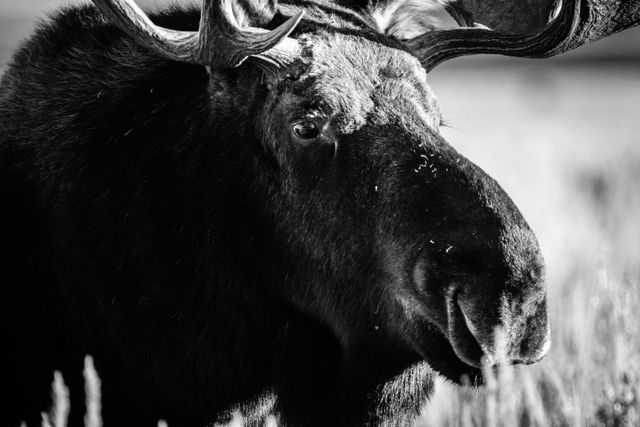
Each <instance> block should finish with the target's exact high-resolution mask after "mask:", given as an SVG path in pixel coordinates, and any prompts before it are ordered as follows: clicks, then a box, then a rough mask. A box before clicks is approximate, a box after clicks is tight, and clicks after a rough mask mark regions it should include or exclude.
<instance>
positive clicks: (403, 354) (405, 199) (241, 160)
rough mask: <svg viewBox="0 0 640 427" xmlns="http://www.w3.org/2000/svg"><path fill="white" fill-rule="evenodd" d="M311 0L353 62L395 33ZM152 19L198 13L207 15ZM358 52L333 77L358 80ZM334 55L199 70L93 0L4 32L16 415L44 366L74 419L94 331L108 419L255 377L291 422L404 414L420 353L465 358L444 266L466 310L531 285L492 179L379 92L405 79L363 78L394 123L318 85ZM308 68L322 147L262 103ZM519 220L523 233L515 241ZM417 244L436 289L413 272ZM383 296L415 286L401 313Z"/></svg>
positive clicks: (215, 402)
mask: <svg viewBox="0 0 640 427" xmlns="http://www.w3.org/2000/svg"><path fill="white" fill-rule="evenodd" d="M309 3H310V5H311V7H313V8H316V9H317V10H318V11H323V12H322V13H320V12H318V13H316V14H315V15H313V14H311V15H312V18H313V16H315V17H316V21H321V20H322V16H324V15H323V14H325V15H327V16H331V14H337V15H336V16H339V18H338V19H337V20H336V21H334V23H333V24H332V25H334V26H335V25H337V24H335V22H344V23H345V24H344V25H342V26H341V28H340V29H335V28H334V29H331V28H330V26H329V25H328V24H322V23H321V22H320V24H318V22H314V19H309V20H308V21H307V22H306V23H304V24H303V25H302V26H301V27H300V29H299V31H300V32H310V33H312V34H316V35H317V37H319V40H320V41H322V40H325V39H326V40H328V41H327V43H330V42H331V40H332V39H331V37H329V35H330V33H331V31H338V30H339V31H340V32H342V33H344V38H345V39H344V40H345V41H344V49H347V50H348V49H353V52H349V53H348V54H347V53H345V58H347V57H348V58H349V59H348V60H349V61H358V52H359V51H360V48H363V49H367V48H368V46H369V45H373V44H375V45H377V46H379V48H380V49H381V54H382V53H384V52H391V53H389V55H392V56H390V58H391V59H390V61H393V60H395V59H394V58H396V56H393V55H400V56H397V58H399V59H398V61H400V60H401V59H402V58H404V56H402V55H405V56H406V54H405V53H404V52H402V50H401V49H399V48H398V47H397V46H396V44H395V43H394V42H393V41H391V40H386V39H384V38H383V37H382V36H379V35H376V34H375V33H373V32H371V31H370V30H367V29H365V28H364V27H363V28H362V31H360V33H361V35H360V36H358V34H359V33H358V31H359V30H357V28H358V25H360V23H361V21H360V20H358V18H357V15H356V14H352V13H351V12H349V11H348V10H346V9H344V10H343V9H341V8H337V9H336V8H329V7H325V8H324V9H323V8H322V7H321V6H318V5H313V4H312V3H311V2H309ZM332 9H333V11H332ZM155 19H156V21H157V22H159V23H160V24H162V25H164V26H167V27H170V28H176V29H194V27H195V26H196V25H197V22H198V14H197V12H182V11H174V12H171V13H170V14H166V15H163V16H160V17H156V18H155ZM280 21H282V18H281V17H276V19H275V20H274V21H273V22H272V26H273V25H276V24H277V22H280ZM362 22H364V21H362ZM349 23H350V24H349ZM327 34H329V35H327ZM323 37H324V39H323ZM357 37H363V38H362V40H364V41H362V42H359V41H358V38H357ZM320 41H319V42H318V43H319V44H321V43H320ZM350 46H351V47H350ZM327 49H328V50H329V51H330V49H329V48H327ZM385 49H386V50H385ZM347 50H345V52H347ZM394 52H397V53H394ZM314 55H317V54H314ZM316 57H317V56H316ZM316 57H310V58H308V60H309V61H313V60H315V59H316ZM374 57H376V56H375V55H374ZM364 60H365V59H363V61H364ZM345 61H346V59H345ZM402 61H404V59H402ZM299 66H300V67H303V64H299ZM349 70H350V69H349V68H344V69H343V70H340V71H344V72H345V73H346V75H344V76H338V77H339V78H344V79H350V78H354V79H355V78H358V79H359V77H357V76H350V75H348V71H349ZM355 70H356V71H357V70H361V68H355ZM385 70H386V69H385V68H384V67H382V68H380V71H379V75H380V76H384V75H387V74H388V72H389V71H388V70H386V71H385ZM369 71H370V70H369V69H367V70H366V71H363V72H369ZM301 72H302V71H301ZM371 73H374V71H371ZM385 73H387V74H385ZM337 74H339V73H337ZM338 77H336V73H334V74H331V73H327V74H326V76H324V77H322V76H317V77H314V78H313V79H311V78H308V79H306V80H304V79H301V80H300V81H299V82H298V81H293V82H291V81H289V80H287V79H281V80H277V82H279V83H277V84H276V85H275V86H269V85H265V84H261V82H262V79H263V78H264V77H263V76H262V75H261V73H260V72H259V71H258V70H256V69H254V68H252V67H251V66H250V65H249V64H245V65H243V66H241V67H239V68H238V69H235V70H221V71H215V72H214V76H213V77H212V78H211V79H210V78H209V76H208V74H207V73H206V71H205V70H204V68H201V67H197V66H191V65H184V64H179V63H175V62H170V61H166V60H163V59H161V58H159V57H158V56H157V55H155V54H153V53H152V52H149V51H148V50H147V49H145V48H142V47H140V46H138V45H136V43H135V42H133V41H132V40H131V39H130V38H128V37H127V36H125V35H123V34H122V33H121V32H120V31H119V30H118V29H116V28H115V27H114V26H113V25H110V24H106V23H105V22H104V21H103V20H102V18H100V17H99V16H98V14H97V13H96V12H95V11H94V10H93V9H91V8H80V9H70V10H67V11H66V12H64V13H61V14H59V15H57V16H56V17H55V19H53V20H52V22H51V23H49V24H47V25H46V26H43V27H42V28H41V29H40V30H39V31H38V32H37V33H36V34H35V35H34V36H33V37H32V38H31V39H30V40H29V41H28V42H27V43H26V44H25V45H24V46H23V47H22V49H20V50H19V51H18V52H17V54H16V55H15V57H14V59H13V62H12V64H11V65H10V67H9V69H8V71H7V72H6V73H5V75H4V77H3V80H2V84H1V86H0V117H1V121H0V191H1V192H2V193H1V197H2V200H3V208H2V215H3V217H2V221H1V222H0V227H2V228H1V229H0V231H1V234H2V236H4V237H3V239H2V243H1V244H2V246H3V249H4V251H5V255H4V256H3V257H2V265H1V266H0V267H1V270H2V276H3V277H2V278H1V279H0V280H2V282H1V283H2V292H3V296H2V300H1V301H2V307H1V310H0V311H1V312H2V319H1V320H2V325H3V326H2V341H3V343H4V347H5V348H6V349H7V350H3V354H4V357H5V358H6V362H7V364H3V365H2V366H3V367H6V368H5V369H6V371H5V373H4V377H5V378H7V376H8V381H6V383H5V384H6V385H5V389H7V390H9V391H10V392H11V396H10V403H11V408H10V410H9V411H8V415H9V417H10V419H9V420H8V421H9V422H11V423H12V425H17V423H18V421H19V420H20V419H25V418H26V420H27V422H28V423H29V425H35V424H38V423H39V413H40V411H42V410H45V409H46V408H47V407H48V405H49V396H48V390H49V384H50V382H51V379H52V373H53V371H54V370H59V371H61V372H62V373H63V375H64V377H65V380H66V381H67V384H68V385H69V386H70V389H71V398H72V412H71V417H72V424H74V425H76V424H79V423H80V421H81V417H82V414H83V403H82V399H83V396H82V393H81V390H82V389H83V387H82V378H81V372H82V359H83V357H84V355H85V354H91V355H93V356H94V357H95V361H96V367H97V370H98V372H99V374H100V375H101V377H102V379H103V382H102V384H103V405H104V418H105V424H106V425H107V426H116V425H136V426H140V425H150V424H152V423H154V422H155V421H156V420H157V419H159V418H164V419H166V420H167V421H168V422H169V425H173V426H180V425H204V424H206V423H209V422H212V421H215V420H216V419H218V418H219V417H220V416H222V415H223V414H224V413H225V411H226V410H228V409H230V408H232V407H234V406H235V405H238V404H241V403H243V402H252V401H255V399H256V398H258V397H262V398H265V399H266V402H268V405H266V409H265V411H266V412H270V411H273V412H274V413H276V414H279V416H281V417H282V420H283V422H289V423H290V424H292V425H298V424H303V425H325V426H326V425H339V424H341V425H356V424H362V423H364V422H365V421H366V420H369V421H370V422H372V423H373V422H379V421H381V420H395V422H397V423H404V422H408V421H407V420H409V419H410V418H411V417H412V416H414V415H415V413H416V411H417V410H418V409H419V407H420V405H421V404H422V403H423V402H424V401H425V399H426V397H427V396H428V394H429V393H430V392H431V390H432V380H433V375H434V373H433V371H432V370H431V369H435V370H438V371H439V372H441V373H443V374H444V375H446V376H448V377H449V378H451V379H453V380H459V378H460V375H462V374H467V375H469V376H471V378H472V379H478V380H479V376H478V375H479V373H478V371H477V369H475V368H472V367H470V366H468V365H466V364H465V363H463V362H462V361H461V360H459V359H458V358H457V357H456V355H455V353H454V352H453V350H452V348H451V345H450V344H449V343H448V341H447V338H446V337H445V336H444V335H443V333H442V331H441V330H440V329H438V326H437V325H438V324H439V323H438V322H439V321H441V320H442V319H441V318H442V316H444V314H442V313H443V312H442V310H443V309H442V307H441V304H440V303H436V301H439V299H438V298H440V297H441V296H442V295H443V294H444V293H445V292H446V289H445V288H446V286H448V284H449V283H451V281H452V280H454V279H453V278H455V280H458V279H460V278H462V279H464V280H466V281H468V282H470V283H471V282H473V283H474V284H476V288H477V289H476V291H473V290H471V291H470V290H468V289H467V291H466V292H467V294H473V292H479V294H478V296H475V297H474V298H475V299H473V301H477V304H478V307H481V308H482V309H480V308H478V309H477V311H478V313H480V314H478V318H482V319H483V320H482V322H485V321H486V323H487V325H493V324H494V323H495V321H496V320H495V319H496V318H497V316H498V314H497V312H496V310H497V308H496V310H493V308H492V307H493V306H495V305H497V302H494V298H497V297H496V295H498V294H500V295H502V294H506V295H510V296H511V297H513V298H514V299H515V300H520V299H522V300H523V301H524V300H525V299H527V298H529V295H532V294H535V295H536V298H538V299H540V298H541V297H540V295H543V291H541V290H540V289H541V288H540V286H539V281H538V278H536V279H535V280H534V281H533V282H532V281H531V280H528V279H526V278H525V276H526V277H528V276H527V273H526V272H527V271H528V269H529V265H530V264H535V265H538V264H539V263H540V261H539V253H538V249H537V244H536V243H535V239H533V238H531V237H528V234H527V233H529V231H528V228H527V226H526V223H524V220H523V219H522V218H521V216H520V214H519V213H518V211H517V209H516V208H515V207H514V206H513V204H512V203H511V201H510V200H509V198H508V197H507V196H506V195H505V194H504V192H502V190H501V189H500V188H499V187H498V186H497V184H496V183H495V182H494V181H493V180H491V179H490V178H488V177H487V176H486V175H484V174H483V173H482V171H480V170H479V169H478V168H477V167H475V166H474V165H473V164H471V163H469V162H468V161H467V160H466V159H464V158H463V157H461V156H460V155H459V154H457V153H456V152H455V151H454V150H453V149H451V148H450V147H448V146H447V145H446V144H445V143H444V141H442V140H441V139H440V138H439V137H438V136H437V133H436V132H435V131H434V130H433V129H432V128H433V126H430V125H429V126H428V125H427V124H425V123H424V121H423V119H422V118H420V117H418V116H417V115H416V114H415V113H413V112H410V107H408V106H406V105H405V104H402V102H401V100H400V101H393V100H397V99H400V98H402V96H405V95H404V94H406V93H407V90H405V89H406V88H405V89H403V88H402V87H400V86H398V87H395V86H393V87H391V86H390V89H388V90H389V92H384V87H383V88H376V87H375V84H376V83H375V82H374V80H372V83H371V85H372V86H371V90H372V91H374V92H375V91H380V94H381V95H375V96H373V95H372V98H371V99H374V101H376V102H378V101H379V102H380V103H379V104H375V103H374V104H371V105H379V106H380V108H379V109H378V110H366V109H365V108H364V107H363V110H362V112H363V117H364V118H365V119H367V120H373V119H376V120H379V121H380V122H384V121H385V120H386V124H382V125H378V126H369V125H366V126H364V127H361V128H359V130H355V131H354V130H353V129H354V128H353V126H354V125H353V123H355V121H356V119H358V117H355V115H356V113H357V111H356V108H355V107H354V104H353V99H351V98H349V96H348V94H340V93H337V92H336V93H329V92H327V93H326V94H324V93H318V91H319V90H320V89H322V88H323V87H328V86H330V87H333V88H335V87H340V81H339V80H338ZM392 77H393V76H392ZM396 77H397V78H400V79H403V78H404V77H403V76H401V75H399V76H396ZM385 78H386V77H385ZM394 78H395V77H394ZM407 78H411V76H408V77H407ZM323 79H325V80H323ZM358 81H360V80H358ZM365 83H366V82H365ZM365 83H362V84H363V85H364V86H363V88H364V89H363V91H364V92H366V91H365V89H366V88H367V87H368V86H366V84H365ZM345 84H346V83H345ZM412 84H413V83H412ZM412 87H413V86H412ZM416 87H418V86H416ZM318 88H320V89H318ZM312 89H313V91H314V93H316V96H317V97H319V101H322V102H320V103H319V105H318V106H317V107H318V108H325V109H327V108H329V109H332V111H336V112H341V113H340V114H341V115H340V114H339V115H338V117H340V118H341V119H344V120H343V122H339V123H338V124H337V125H336V129H337V130H336V132H338V133H339V134H340V135H341V138H342V139H341V141H340V142H341V144H340V147H339V152H338V154H337V155H336V157H335V159H334V160H333V161H331V160H329V159H330V158H331V154H330V152H329V151H327V150H329V148H328V146H318V147H315V148H312V149H311V151H309V150H307V151H301V150H299V148H297V147H292V146H291V142H289V139H288V137H287V136H286V135H287V127H286V126H287V125H288V123H286V122H283V123H280V122H278V121H276V119H275V118H277V117H279V116H278V114H280V113H278V111H280V110H282V111H285V112H287V111H289V110H287V108H298V107H296V105H297V104H295V102H297V101H295V102H294V101H292V102H293V104H292V105H293V106H292V107H291V106H281V104H279V102H280V101H281V100H282V99H285V95H284V94H291V96H294V95H296V94H302V95H301V96H302V98H301V99H307V98H306V97H305V96H306V95H305V94H306V93H307V92H305V91H307V90H312ZM416 90H417V89H416ZM278 91H279V92H278ZM411 91H413V89H410V90H409V92H411ZM320 92H322V91H321V90H320ZM364 92H363V93H364ZM374 92H371V93H374ZM274 93H275V95H274ZM376 93H377V92H376ZM367 94H369V92H366V93H365V95H367ZM287 96H289V95H287ZM296 96H297V95H296ZM367 96H368V95H367ZM411 96H412V97H417V98H419V99H423V98H424V99H427V98H429V97H430V96H431V95H430V94H428V93H421V92H420V91H419V90H418V91H417V92H416V93H415V94H414V93H413V92H411ZM286 99H289V98H286ZM361 100H362V103H363V105H364V104H365V101H367V100H366V99H365V98H364V97H363V98H362V99H361ZM312 101H314V102H315V101H317V100H312ZM310 102H311V101H310ZM332 102H333V104H332ZM320 104H322V105H320ZM342 104H344V105H342ZM387 104H388V105H387ZM407 105H408V104H407ZM425 105H426V106H425V108H430V107H429V106H430V105H431V104H425ZM285 107H286V108H285ZM300 108H302V107H300ZM304 108H307V106H305V107H304ZM314 108H315V107H314ZM376 108H377V107H376ZM342 110H344V111H342ZM405 111H409V112H405ZM283 114H284V113H283ZM274 117H275V118H274ZM429 117H431V116H429ZM270 120H271V121H273V123H271V122H270ZM266 123H271V124H270V125H269V126H267V125H266ZM278 126H283V128H282V129H280V130H281V132H279V133H278V130H279V128H278ZM350 126H351V127H350ZM269 132H273V133H269ZM278 136H280V137H279V138H278ZM399 136H402V138H399ZM421 156H427V157H429V158H431V159H432V162H433V163H434V164H435V165H436V166H437V167H438V168H440V171H441V177H440V178H438V177H437V176H434V175H431V174H428V173H426V172H428V171H426V170H422V166H421V161H422V160H421V159H422V157H421ZM414 170H417V171H418V172H419V173H415V172H413V171H414ZM427 175H428V176H427ZM374 188H375V190H374ZM516 228H517V229H518V230H524V234H526V236H525V237H517V238H512V240H509V239H508V238H510V237H509V236H511V237H513V235H514V234H513V233H511V232H510V230H512V229H516ZM510 233H511V234H510ZM505 236H507V238H505ZM505 239H506V240H505ZM430 240H431V241H433V242H435V243H434V244H430V243H429V241H430ZM381 242H382V243H381ZM448 244H451V245H453V246H455V247H456V248H457V249H458V251H456V252H455V253H454V255H455V256H454V258H451V259H450V258H449V257H445V256H444V250H445V247H446V245H448ZM381 248H382V249H381ZM398 248H399V249H398ZM447 254H448V251H447ZM419 257H426V258H427V259H429V263H430V264H429V265H430V267H429V274H428V278H427V279H425V280H426V282H428V284H429V285H428V289H418V290H415V289H412V287H411V285H409V283H410V281H411V278H410V276H411V268H412V266H413V265H414V263H415V260H416V259H417V258H419ZM462 279H460V280H462ZM540 280H541V279H540ZM390 284H391V285H390ZM405 294H406V295H405ZM396 295H403V296H402V298H404V299H403V301H404V300H406V301H411V303H412V304H414V303H415V304H418V303H417V302H416V301H421V300H422V299H424V300H425V301H427V302H426V303H425V304H424V308H423V307H422V306H420V307H418V308H416V310H418V311H419V313H418V312H416V313H418V314H415V313H414V317H411V319H408V318H405V315H406V313H405V311H403V310H405V309H403V308H402V307H401V306H399V305H397V304H395V303H391V302H390V301H391V300H393V301H395V300H394V298H395V297H396ZM412 307H413V306H412ZM416 307H417V306H416ZM485 308H486V310H485ZM483 316H484V317H483ZM530 316H531V314H530V313H528V314H526V316H525V319H529V320H527V322H529V323H531V320H530ZM416 319H417V320H416ZM434 319H435V320H434ZM438 319H440V320H438ZM492 322H493V323H492ZM374 326H375V327H374ZM487 328H489V326H487ZM520 339H522V338H520ZM534 341H535V340H534ZM425 360H426V361H428V362H429V365H428V366H427V364H425V362H424V361H425ZM251 406H252V405H251V403H249V404H248V405H247V406H246V408H249V409H247V410H249V411H250V410H251V409H250V408H251ZM246 408H245V409H246ZM254 408H255V405H254ZM6 415H7V413H5V414H3V415H2V416H3V417H4V416H6ZM256 416H258V415H256ZM3 423H4V422H3Z"/></svg>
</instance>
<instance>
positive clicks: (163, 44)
mask: <svg viewBox="0 0 640 427" xmlns="http://www.w3.org/2000/svg"><path fill="white" fill-rule="evenodd" d="M231 1H232V0H204V1H203V5H202V14H201V18H200V29H199V31H198V32H197V33H196V32H191V31H174V30H170V29H167V28H162V27H159V26H157V25H155V24H153V23H152V22H151V20H150V19H149V18H148V17H147V16H146V15H145V13H144V12H143V11H142V10H141V9H140V8H139V7H138V6H137V5H136V3H135V2H134V1H131V0H93V3H94V4H95V5H96V6H97V7H98V8H99V9H100V10H101V11H102V12H103V13H104V14H105V15H106V16H107V17H108V18H109V19H110V20H111V21H112V22H113V23H114V24H116V25H118V27H120V28H121V29H122V30H123V31H125V32H126V33H128V34H129V35H130V36H131V37H133V38H134V39H135V40H137V41H138V42H140V43H141V44H143V45H145V46H147V47H149V48H150V49H152V50H154V51H155V52H157V53H159V54H160V55H162V56H164V57H166V58H169V59H173V60H176V61H180V62H188V63H192V64H199V65H205V66H211V67H235V66H237V65H239V64H240V63H242V62H243V61H244V60H245V59H247V58H248V57H251V56H254V55H255V56H257V58H256V59H257V60H258V61H259V63H260V64H263V63H266V64H271V66H272V68H274V67H279V66H282V65H284V64H285V63H286V62H287V61H290V60H291V59H292V58H294V57H295V55H296V53H297V52H298V50H299V46H298V43H297V42H296V41H295V40H292V39H289V38H288V35H289V34H290V33H291V31H293V29H294V28H295V27H296V25H298V22H300V19H301V18H302V12H301V13H299V14H297V15H296V16H293V17H292V18H290V19H289V20H287V21H286V22H285V23H283V24H282V25H280V26H279V27H278V28H276V29H275V30H273V31H267V30H264V29H262V28H254V27H245V28H242V27H241V26H240V25H239V24H238V21H237V20H236V17H235V14H234V10H233V4H232V3H231ZM245 3H246V1H245Z"/></svg>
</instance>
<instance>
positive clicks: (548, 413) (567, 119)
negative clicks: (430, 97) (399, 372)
mask: <svg viewBox="0 0 640 427" xmlns="http://www.w3.org/2000/svg"><path fill="white" fill-rule="evenodd" d="M138 2H139V4H141V5H142V6H144V7H146V8H148V9H151V10H153V9H158V8H161V7H163V5H166V4H168V3H169V2H167V1H161V0H158V1H154V0H144V1H143V0H138ZM175 3H176V2H175V1H174V2H172V4H175ZM178 3H181V2H178ZM184 3H186V2H184ZM65 4H72V2H69V1H65V0H1V1H0V71H1V70H2V68H3V67H4V66H5V65H6V62H7V61H8V60H9V59H10V56H11V52H12V51H13V50H14V49H15V48H16V46H18V44H19V43H20V41H21V40H23V39H24V38H25V37H26V36H28V34H29V33H30V32H31V31H32V30H33V28H34V26H35V25H36V24H37V22H38V21H39V20H41V19H46V16H47V13H48V12H49V11H51V10H53V9H55V8H57V7H59V6H61V5H65ZM430 82H431V85H432V86H433V89H434V91H435V92H436V94H437V95H438V98H439V100H440V104H441V106H442V108H443V111H444V116H445V120H446V122H447V124H448V127H447V128H446V129H444V130H443V133H444V136H445V137H446V138H447V140H448V141H449V142H451V143H452V144H453V145H454V146H455V147H456V148H457V149H458V150H459V151H461V152H462V153H463V154H465V155H466V156H467V157H469V158H470V159H471V160H473V161H474V162H476V163H477V164H479V165H480V166H481V167H482V168H484V169H485V170H486V172H488V173H489V174H490V175H492V176H493V177H494V178H496V179H497V180H498V182H500V184H501V185H502V186H503V187H504V188H505V189H506V191H507V193H509V194H510V195H511V197H512V198H513V199H514V201H515V202H516V205H518V206H519V207H520V209H521V210H522V212H523V214H524V216H525V218H527V220H528V221H529V223H530V225H531V227H532V229H533V230H534V231H535V232H536V234H537V235H538V238H539V240H540V242H541V246H542V250H543V253H544V255H545V258H546V262H547V269H548V271H547V279H548V285H549V298H550V314H551V318H552V334H553V346H552V351H551V353H550V355H549V356H548V357H547V358H546V359H545V361H544V362H542V363H540V364H538V365H536V366H534V367H528V368H524V369H517V370H516V371H512V370H507V369H505V370H504V371H503V372H502V373H499V374H498V376H497V378H496V379H495V380H496V382H495V384H494V385H493V386H492V385H491V384H490V385H489V387H488V388H486V389H484V390H470V389H464V388H454V387H452V386H450V385H447V384H444V383H439V384H438V392H437V393H436V395H435V397H434V399H433V401H432V402H431V403H430V404H429V405H428V406H427V408H426V409H425V412H424V416H423V418H422V420H421V425H425V426H490V425H491V426H493V425H502V426H514V425H523V426H524V425H527V426H529V425H539V426H547V425H558V426H565V425H566V426H573V425H575V426H578V425H579V426H585V425H588V426H638V425H640V29H634V30H629V31H627V32H624V33H621V34H618V35H616V36H613V37H610V38H608V39H606V40H603V41H600V42H597V43H594V44H592V45H589V46H586V47H582V48H580V49H578V50H576V51H574V52H571V53H569V54H565V55H564V56H561V57H559V58H553V59H547V60H530V59H524V60H516V59H507V58H501V57H470V58H461V59H457V60H453V61H450V62H447V63H445V64H444V65H442V66H439V67H438V68H436V69H435V70H434V71H433V72H432V73H431V74H430ZM0 120H1V118H0ZM496 384H497V385H496Z"/></svg>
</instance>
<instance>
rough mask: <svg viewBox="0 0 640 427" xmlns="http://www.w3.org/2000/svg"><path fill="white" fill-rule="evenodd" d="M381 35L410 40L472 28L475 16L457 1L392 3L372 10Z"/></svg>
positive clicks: (399, 0)
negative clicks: (422, 35) (430, 33)
mask: <svg viewBox="0 0 640 427" xmlns="http://www.w3.org/2000/svg"><path fill="white" fill-rule="evenodd" d="M368 12H369V13H368V14H369V17H370V19H371V23H372V26H373V27H374V28H375V29H376V30H377V31H378V32H380V33H382V34H385V35H388V36H391V37H394V38H396V39H399V40H408V39H411V38H413V37H416V36H418V35H420V34H424V33H426V32H430V31H434V30H448V29H452V28H460V27H471V26H473V22H472V19H471V15H470V14H469V13H468V12H467V11H466V10H465V9H463V8H462V7H461V5H460V3H459V2H458V1H457V0H388V1H382V2H379V3H373V4H372V5H370V6H369V8H368Z"/></svg>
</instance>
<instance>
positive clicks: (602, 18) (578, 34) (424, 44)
mask: <svg viewBox="0 0 640 427" xmlns="http://www.w3.org/2000/svg"><path fill="white" fill-rule="evenodd" d="M512 1H517V0H512ZM638 24H640V1H638V0H617V1H615V0H564V1H563V4H562V7H561V8H560V11H559V13H558V16H557V17H556V18H555V19H554V20H553V21H552V22H551V23H550V24H549V25H548V26H547V27H546V28H545V29H544V30H542V31H541V32H538V33H534V34H525V35H507V34H501V33H497V32H494V31H491V30H488V29H482V28H460V29H452V30H442V31H434V32H430V33H426V34H422V35H420V36H417V37H415V38H413V39H411V40H408V41H406V45H407V46H408V48H409V49H410V50H411V51H412V52H413V53H414V54H415V55H416V56H417V57H418V58H420V61H421V62H422V64H423V66H424V67H425V68H426V69H427V71H430V70H431V69H432V68H433V67H435V66H436V65H438V64H440V63H441V62H443V61H446V60H447V59H451V58H455V57H458V56H463V55H472V54H479V53H485V54H499V55H507V56H519V57H527V58H546V57H550V56H554V55H558V54H560V53H563V52H566V51H569V50H572V49H575V48H577V47H579V46H581V45H583V44H585V43H588V42H591V41H595V40H598V39H601V38H603V37H606V36H609V35H611V34H614V33H616V32H618V31H622V30H624V29H626V28H630V27H633V26H635V25H638Z"/></svg>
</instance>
